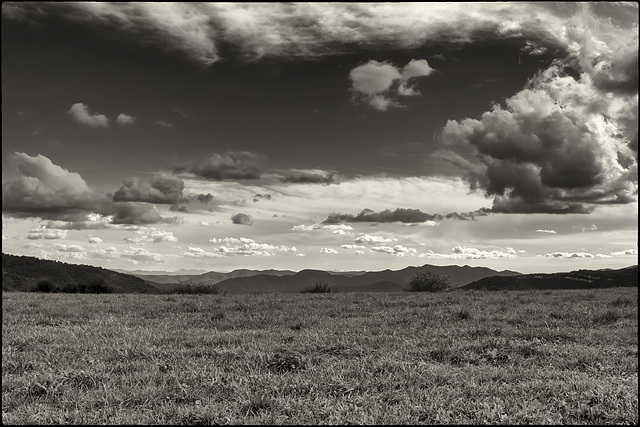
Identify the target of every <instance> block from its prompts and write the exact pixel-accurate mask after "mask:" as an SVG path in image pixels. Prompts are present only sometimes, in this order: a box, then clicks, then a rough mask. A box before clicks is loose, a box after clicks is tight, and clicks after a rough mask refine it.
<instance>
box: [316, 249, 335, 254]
mask: <svg viewBox="0 0 640 427" xmlns="http://www.w3.org/2000/svg"><path fill="white" fill-rule="evenodd" d="M320 253H321V254H337V253H338V251H336V250H335V249H331V248H321V249H320Z"/></svg>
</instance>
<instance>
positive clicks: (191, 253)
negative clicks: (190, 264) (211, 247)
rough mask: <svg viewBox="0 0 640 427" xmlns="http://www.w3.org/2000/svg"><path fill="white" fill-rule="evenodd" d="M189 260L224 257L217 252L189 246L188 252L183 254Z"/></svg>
mask: <svg viewBox="0 0 640 427" xmlns="http://www.w3.org/2000/svg"><path fill="white" fill-rule="evenodd" d="M183 255H184V256H186V257H188V258H221V257H223V256H224V255H222V254H220V253H215V252H207V251H205V250H204V249H202V248H199V247H197V246H191V245H189V248H188V251H187V252H184V253H183Z"/></svg>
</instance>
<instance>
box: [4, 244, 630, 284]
mask: <svg viewBox="0 0 640 427" xmlns="http://www.w3.org/2000/svg"><path fill="white" fill-rule="evenodd" d="M424 272H431V273H437V274H440V275H442V276H445V277H447V278H448V279H449V282H450V283H451V285H452V287H453V288H460V289H463V290H528V289H576V288H578V289H586V288H602V287H613V286H638V285H637V281H638V266H637V265H633V266H630V267H626V268H622V269H618V270H613V269H603V270H577V271H572V272H568V273H546V274H542V273H539V274H521V273H518V272H516V271H510V270H502V271H496V270H492V269H490V268H487V267H470V266H468V265H465V266H457V265H449V266H435V265H429V264H425V265H423V266H417V267H414V266H410V267H406V268H403V269H401V270H382V271H345V272H339V271H323V270H302V271H299V272H295V271H290V270H249V269H241V270H234V271H231V272H228V273H220V272H215V271H209V272H206V273H201V274H170V273H167V272H155V273H156V274H148V273H149V272H148V271H136V272H129V274H126V273H124V272H123V271H122V270H120V271H113V270H108V269H104V268H101V267H93V266H88V265H81V264H80V265H79V264H68V263H64V262H60V261H54V260H44V259H39V258H34V257H28V256H16V255H9V254H4V253H3V254H2V290H3V291H29V290H32V289H34V287H35V286H36V285H37V284H38V282H40V281H43V280H48V281H50V282H52V284H53V285H55V286H58V287H64V286H69V285H79V284H90V283H101V284H103V285H104V286H106V287H108V288H109V289H110V290H111V291H112V292H114V293H164V292H169V291H171V290H172V289H175V288H177V287H180V286H183V285H186V284H191V285H204V286H214V285H215V286H216V287H217V288H219V289H220V290H221V291H223V292H228V293H259V292H302V291H304V290H306V289H309V288H312V287H313V286H314V285H318V284H322V285H327V286H329V287H330V288H331V290H332V291H334V292H398V291H403V290H405V289H406V287H407V285H408V282H409V281H410V279H411V278H412V277H413V276H414V275H415V274H417V273H424ZM142 273H144V274H142ZM184 273H186V272H184Z"/></svg>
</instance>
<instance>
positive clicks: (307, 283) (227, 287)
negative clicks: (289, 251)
mask: <svg viewBox="0 0 640 427" xmlns="http://www.w3.org/2000/svg"><path fill="white" fill-rule="evenodd" d="M419 272H434V273H438V274H441V275H443V276H446V277H448V278H449V280H450V282H451V284H452V285H453V287H459V286H462V285H466V284H467V283H470V282H473V281H475V280H478V279H480V278H483V277H487V276H513V275H517V274H520V273H518V272H515V271H509V270H505V271H496V270H492V269H490V268H486V267H469V266H467V265H465V266H457V265H449V266H436V265H429V264H426V265H423V266H420V267H406V268H403V269H401V270H383V271H370V272H363V273H362V274H355V273H354V272H347V273H346V274H340V273H338V272H327V271H322V270H302V271H300V272H298V273H295V274H293V275H287V276H274V275H269V274H256V275H255V276H248V277H237V278H231V279H226V280H223V281H221V282H218V284H217V286H218V287H219V288H220V289H221V290H223V291H227V292H229V293H250V292H301V291H302V290H304V289H305V288H309V287H312V286H314V285H315V284H317V283H325V284H327V285H329V286H330V287H331V289H332V290H334V291H337V292H397V291H402V290H404V289H405V288H406V286H407V284H408V282H409V280H410V279H411V277H412V276H413V275H415V274H416V273H419Z"/></svg>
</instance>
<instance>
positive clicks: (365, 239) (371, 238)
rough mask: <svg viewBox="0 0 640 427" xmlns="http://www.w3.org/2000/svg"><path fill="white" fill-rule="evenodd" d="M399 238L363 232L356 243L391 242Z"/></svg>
mask: <svg viewBox="0 0 640 427" xmlns="http://www.w3.org/2000/svg"><path fill="white" fill-rule="evenodd" d="M396 240H398V239H396V238H394V237H384V236H378V235H374V234H363V235H362V236H358V237H357V238H356V240H355V243H389V242H393V241H396Z"/></svg>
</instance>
